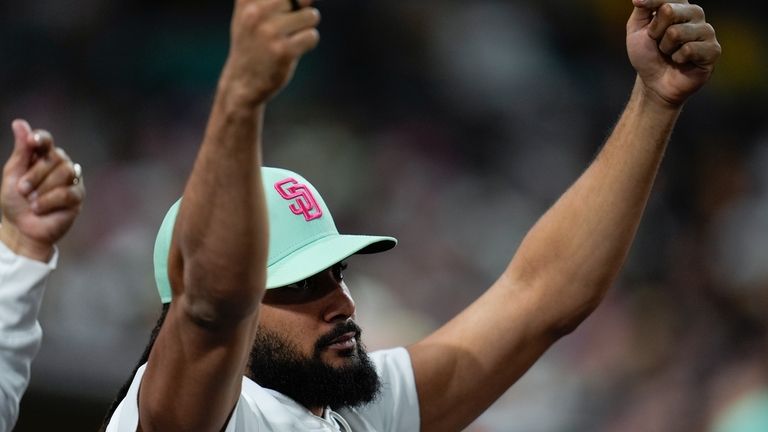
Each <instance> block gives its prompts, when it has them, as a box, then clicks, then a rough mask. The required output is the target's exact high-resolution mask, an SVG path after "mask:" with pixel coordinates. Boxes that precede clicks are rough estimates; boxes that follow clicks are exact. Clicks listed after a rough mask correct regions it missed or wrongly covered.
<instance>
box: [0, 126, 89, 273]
mask: <svg viewBox="0 0 768 432" xmlns="http://www.w3.org/2000/svg"><path fill="white" fill-rule="evenodd" d="M12 128H13V134H14V137H15V141H16V142H15V145H14V149H13V153H12V154H11V156H10V158H9V159H8V161H7V162H6V164H5V167H4V168H3V178H2V186H1V187H0V203H2V225H1V226H0V240H2V241H3V243H5V245H6V246H8V247H9V248H10V249H11V250H13V251H14V252H15V253H16V254H19V255H24V256H26V257H28V258H32V259H36V260H39V261H48V260H49V259H50V257H51V255H52V253H53V245H54V244H55V243H56V242H57V241H58V240H59V239H61V238H62V237H63V236H64V234H66V232H67V231H68V230H69V228H70V227H71V226H72V223H73V222H74V221H75V218H76V217H77V215H78V213H79V212H80V207H81V206H82V202H83V199H84V197H85V186H84V185H83V181H82V177H81V176H80V175H79V173H76V172H75V170H76V168H75V164H73V163H72V161H71V160H70V159H69V156H67V154H66V153H64V151H63V150H62V149H60V148H57V147H56V146H54V143H53V137H52V136H51V134H50V133H48V132H47V131H44V130H35V131H32V129H31V128H30V127H29V124H28V123H27V122H26V121H24V120H16V121H14V122H13V125H12Z"/></svg>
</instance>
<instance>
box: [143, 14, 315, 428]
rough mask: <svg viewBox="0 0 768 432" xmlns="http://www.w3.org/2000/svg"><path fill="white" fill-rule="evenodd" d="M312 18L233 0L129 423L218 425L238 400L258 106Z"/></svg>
mask: <svg viewBox="0 0 768 432" xmlns="http://www.w3.org/2000/svg"><path fill="white" fill-rule="evenodd" d="M309 3H310V2H309V0H306V1H303V2H302V6H309ZM318 20H319V15H318V13H317V11H316V10H315V9H312V8H308V7H305V8H304V9H302V10H300V11H297V12H290V3H289V2H288V1H286V0H237V1H236V3H235V11H234V15H233V19H232V32H231V48H230V54H229V57H228V59H227V63H226V65H225V67H224V70H223V72H222V75H221V78H220V81H219V85H218V90H217V93H216V97H215V100H214V103H213V108H212V112H211V115H210V118H209V122H208V126H207V129H206V133H205V137H204V140H203V143H202V145H201V147H200V150H199V153H198V157H197V160H196V161H195V165H194V167H193V169H192V173H191V175H190V178H189V181H188V182H187V186H186V188H185V191H184V200H183V202H182V204H181V207H180V210H179V215H178V218H177V222H176V226H175V231H174V239H173V243H172V246H171V251H170V255H169V270H168V271H169V279H170V281H171V285H172V288H173V296H174V300H173V302H172V303H171V306H170V309H169V311H168V316H167V318H166V320H165V323H164V324H163V327H162V329H161V331H160V333H159V335H158V337H157V340H156V342H155V345H154V347H153V349H152V352H151V353H150V356H149V360H148V364H147V369H146V373H145V375H144V378H143V381H142V386H141V392H140V395H139V413H140V429H141V430H144V431H156V430H157V431H165V430H221V429H222V428H223V427H224V425H225V423H226V420H227V418H228V417H229V415H230V413H231V411H232V409H233V408H234V406H235V403H236V401H237V398H238V397H239V394H240V384H241V381H242V376H243V372H244V369H245V365H246V361H247V357H248V352H249V351H250V347H251V344H252V343H253V336H254V331H255V324H256V320H257V318H258V309H259V304H260V301H261V298H262V295H263V293H264V286H265V279H266V259H267V247H268V237H267V236H268V226H267V215H266V204H265V200H264V196H263V187H262V181H261V170H260V167H261V129H262V121H263V115H264V107H265V103H266V102H267V100H269V98H271V97H272V96H273V95H274V94H275V93H277V92H278V91H279V90H280V89H281V88H282V87H283V86H284V85H286V84H287V82H288V81H289V79H290V77H291V75H292V73H293V71H294V69H295V67H296V63H297V61H298V59H299V58H300V57H301V55H303V54H304V53H306V52H307V51H309V50H310V49H312V48H314V46H315V45H316V44H317V42H318V34H317V31H316V29H315V26H316V25H317V24H318Z"/></svg>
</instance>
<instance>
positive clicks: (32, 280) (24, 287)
mask: <svg viewBox="0 0 768 432" xmlns="http://www.w3.org/2000/svg"><path fill="white" fill-rule="evenodd" d="M57 259H58V252H57V251H55V252H54V255H53V258H51V260H50V261H49V262H48V263H42V262H39V261H35V260H31V259H28V258H25V257H22V256H19V255H16V254H14V253H13V252H12V251H11V250H10V249H8V248H7V247H6V246H5V244H3V242H0V431H10V430H11V429H12V428H13V425H14V424H15V423H16V418H17V417H18V414H19V401H20V400H21V396H22V395H23V394H24V390H26V389H27V384H28V383H29V369H30V364H31V363H32V359H33V358H34V357H35V355H36V354H37V351H38V350H39V349H40V343H41V341H42V337H43V332H42V330H41V328H40V324H39V323H38V322H37V313H38V311H39V310H40V302H41V301H42V298H43V291H44V290H45V280H46V277H47V276H48V274H50V272H51V271H52V270H53V269H55V268H56V261H57Z"/></svg>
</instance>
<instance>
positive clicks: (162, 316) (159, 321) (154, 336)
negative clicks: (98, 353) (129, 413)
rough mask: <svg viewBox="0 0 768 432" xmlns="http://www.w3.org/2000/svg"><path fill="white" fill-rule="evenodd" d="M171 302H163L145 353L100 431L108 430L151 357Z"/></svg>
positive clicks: (116, 399) (105, 418)
mask: <svg viewBox="0 0 768 432" xmlns="http://www.w3.org/2000/svg"><path fill="white" fill-rule="evenodd" d="M170 305H171V304H170V303H163V309H162V311H161V312H160V318H158V319H157V323H156V324H155V328H153V329H152V334H151V335H150V336H149V343H148V344H147V347H146V348H144V353H143V354H142V355H141V358H140V359H139V362H138V363H136V367H134V368H133V372H132V373H131V376H130V377H129V378H128V381H126V382H125V384H123V386H122V387H121V388H120V391H118V392H117V396H116V397H115V400H114V401H112V404H111V405H110V407H109V410H108V411H107V415H106V416H104V420H103V421H102V422H101V427H100V428H99V432H105V431H106V430H107V425H108V424H109V421H110V420H111V419H112V414H114V413H115V410H116V409H117V406H118V405H120V402H121V401H122V400H123V399H124V398H125V395H126V394H127V393H128V389H129V388H130V387H131V383H133V378H134V377H135V376H136V372H137V371H138V370H139V368H140V367H141V365H143V364H144V363H146V362H147V360H148V359H149V352H150V351H152V347H153V346H154V345H155V339H157V335H158V333H160V327H162V325H163V322H164V321H165V316H166V315H167V314H168V308H169V307H170Z"/></svg>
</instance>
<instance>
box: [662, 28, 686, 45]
mask: <svg viewBox="0 0 768 432" xmlns="http://www.w3.org/2000/svg"><path fill="white" fill-rule="evenodd" d="M682 37H683V31H682V30H681V29H680V27H678V26H672V27H670V28H668V29H667V32H666V35H665V39H667V40H669V41H670V42H679V41H680V40H681V39H682Z"/></svg>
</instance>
